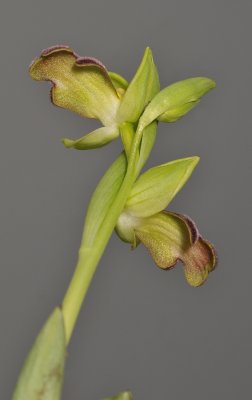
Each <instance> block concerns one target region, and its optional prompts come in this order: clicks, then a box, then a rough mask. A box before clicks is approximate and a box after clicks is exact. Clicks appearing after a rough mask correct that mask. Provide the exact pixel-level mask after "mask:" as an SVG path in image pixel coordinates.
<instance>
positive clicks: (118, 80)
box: [108, 71, 129, 90]
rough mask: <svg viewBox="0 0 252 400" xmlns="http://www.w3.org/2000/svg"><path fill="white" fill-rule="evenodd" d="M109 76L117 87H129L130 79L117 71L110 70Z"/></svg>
mask: <svg viewBox="0 0 252 400" xmlns="http://www.w3.org/2000/svg"><path fill="white" fill-rule="evenodd" d="M108 74H109V77H110V79H111V81H112V83H113V85H114V88H115V89H119V88H122V89H124V90H126V89H127V87H128V86H129V83H128V81H127V80H126V79H125V78H124V77H123V76H121V75H119V74H117V73H116V72H112V71H109V73H108Z"/></svg>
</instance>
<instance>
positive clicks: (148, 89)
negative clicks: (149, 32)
mask: <svg viewBox="0 0 252 400" xmlns="http://www.w3.org/2000/svg"><path fill="white" fill-rule="evenodd" d="M159 90H160V85H159V78H158V73H157V68H156V66H155V64H154V61H153V57H152V52H151V50H150V48H149V47H147V48H146V50H145V52H144V55H143V58H142V61H141V64H140V66H139V67H138V70H137V72H136V74H135V76H134V78H133V79H132V81H131V82H130V84H129V86H128V88H127V90H126V92H125V94H124V96H123V97H122V99H121V104H120V106H119V109H118V113H117V120H118V122H119V123H120V122H124V121H127V122H133V123H134V122H137V121H138V119H139V117H140V115H141V114H142V112H143V110H144V108H145V107H146V105H147V104H148V103H149V102H150V101H151V99H152V98H153V97H154V96H155V95H156V94H157V93H158V91H159Z"/></svg>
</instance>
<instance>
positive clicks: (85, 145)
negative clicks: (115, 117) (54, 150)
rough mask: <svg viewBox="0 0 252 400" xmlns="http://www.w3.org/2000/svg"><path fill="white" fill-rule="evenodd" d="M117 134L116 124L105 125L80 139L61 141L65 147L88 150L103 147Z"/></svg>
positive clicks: (116, 136)
mask: <svg viewBox="0 0 252 400" xmlns="http://www.w3.org/2000/svg"><path fill="white" fill-rule="evenodd" d="M118 136H119V130H118V128H117V127H116V126H105V127H102V128H99V129H96V130H95V131H93V132H90V133H88V134H87V135H85V136H83V137H82V138H80V139H77V140H73V139H62V143H63V144H64V146H65V147H67V148H73V149H77V150H89V149H96V148H98V147H103V146H105V145H106V144H108V143H110V142H111V141H112V140H115V139H116V138H118Z"/></svg>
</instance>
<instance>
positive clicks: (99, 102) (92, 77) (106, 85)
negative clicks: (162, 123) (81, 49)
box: [29, 46, 159, 150]
mask: <svg viewBox="0 0 252 400" xmlns="http://www.w3.org/2000/svg"><path fill="white" fill-rule="evenodd" d="M29 72H30V76H31V77H32V78H33V79H35V80H38V81H41V80H44V81H50V82H52V88H51V100H52V103H53V104H54V105H56V106H58V107H62V108H65V109H68V110H71V111H73V112H76V113H78V114H79V115H81V116H82V117H86V118H95V119H97V120H98V121H100V122H101V124H102V125H103V127H101V128H98V129H96V130H95V131H93V132H90V133H89V134H87V135H85V136H83V137H81V138H80V139H77V140H71V139H63V143H64V145H65V146H66V147H73V148H76V149H79V150H86V149H93V148H97V147H101V146H104V145H106V144H107V143H109V142H111V141H112V140H114V139H116V138H117V137H118V136H119V126H120V124H121V123H122V122H124V121H130V122H133V123H136V122H137V121H138V119H139V117H140V115H141V114H142V112H143V110H144V108H145V106H146V105H147V104H148V103H149V102H150V101H151V100H152V98H153V97H154V96H155V95H156V94H157V93H158V92H159V79H158V74H157V69H156V67H155V64H154V61H153V57H152V52H151V50H150V49H149V48H147V49H146V50H145V52H144V56H143V59H142V61H141V64H140V66H139V68H138V70H137V72H136V74H135V76H134V77H133V79H132V81H131V83H130V84H128V82H127V81H126V79H124V78H123V77H122V76H120V75H119V74H117V73H115V72H108V71H107V69H106V67H105V66H104V65H103V64H102V63H101V62H100V61H99V60H97V59H96V58H93V57H79V56H78V55H77V54H76V53H75V52H74V51H73V50H72V49H71V48H70V47H68V46H54V47H50V48H48V49H46V50H43V51H42V53H41V55H40V57H39V58H37V59H35V60H34V61H33V62H32V63H31V65H30V68H29Z"/></svg>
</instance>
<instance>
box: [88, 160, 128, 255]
mask: <svg viewBox="0 0 252 400" xmlns="http://www.w3.org/2000/svg"><path fill="white" fill-rule="evenodd" d="M126 169H127V159H126V156H125V153H124V152H123V153H122V154H120V156H119V157H117V159H116V160H115V161H114V162H113V164H112V165H111V166H110V167H109V169H108V170H107V171H106V173H105V175H104V176H103V177H102V179H101V180H100V182H99V184H98V185H97V187H96V189H95V191H94V193H93V195H92V197H91V200H90V203H89V206H88V210H87V214H86V220H85V228H84V235H83V243H82V245H83V246H84V247H86V248H89V247H92V245H93V243H94V240H95V236H96V234H97V232H98V230H99V229H100V227H101V225H102V223H103V220H104V217H105V215H106V214H107V213H108V211H109V209H110V207H111V205H112V203H113V201H114V199H115V196H116V195H117V192H118V190H119V189H120V186H121V184H122V182H123V179H124V176H125V173H126Z"/></svg>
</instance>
